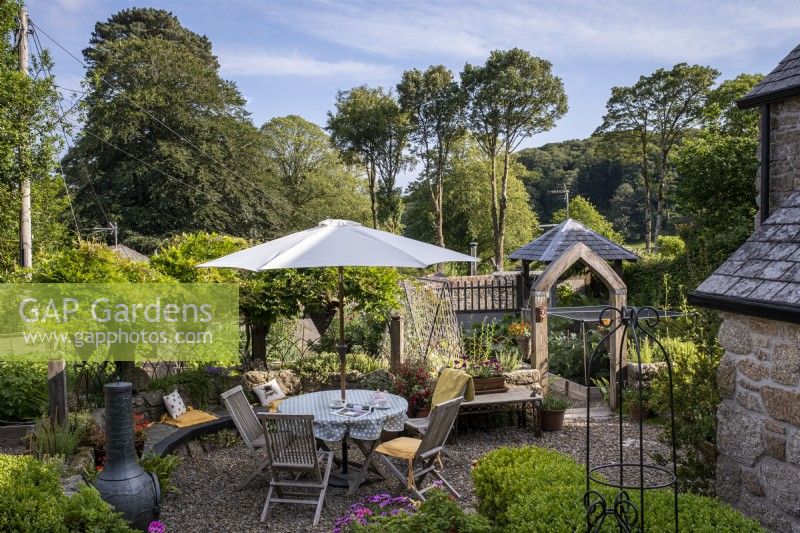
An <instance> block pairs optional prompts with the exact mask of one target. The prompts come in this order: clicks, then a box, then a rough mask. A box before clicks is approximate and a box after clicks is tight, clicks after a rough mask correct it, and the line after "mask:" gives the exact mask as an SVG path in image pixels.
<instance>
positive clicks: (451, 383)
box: [405, 368, 475, 435]
mask: <svg viewBox="0 0 800 533" xmlns="http://www.w3.org/2000/svg"><path fill="white" fill-rule="evenodd" d="M459 396H461V397H463V398H464V401H465V402H471V401H472V400H474V399H475V384H474V382H473V381H472V376H470V375H469V374H467V373H466V372H464V371H463V370H459V369H457V368H445V369H444V370H442V373H441V374H439V379H438V380H436V387H435V388H434V389H433V397H432V398H431V413H433V412H434V411H435V410H436V408H437V407H438V406H439V405H441V404H442V403H443V402H447V401H449V400H452V399H454V398H458V397H459ZM429 424H430V420H429V417H424V418H410V419H408V420H406V423H405V428H406V430H408V431H409V432H411V433H413V434H419V435H424V434H425V432H426V431H427V430H428V425H429Z"/></svg>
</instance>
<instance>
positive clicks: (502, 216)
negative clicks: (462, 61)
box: [461, 48, 567, 270]
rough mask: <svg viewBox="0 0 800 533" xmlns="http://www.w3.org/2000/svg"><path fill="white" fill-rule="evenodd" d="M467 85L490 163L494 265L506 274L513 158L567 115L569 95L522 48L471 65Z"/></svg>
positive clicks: (474, 126) (472, 118)
mask: <svg viewBox="0 0 800 533" xmlns="http://www.w3.org/2000/svg"><path fill="white" fill-rule="evenodd" d="M461 86H462V88H463V90H464V91H465V93H466V95H467V99H468V109H467V114H466V117H467V125H468V127H469V129H470V131H471V132H472V135H473V137H474V139H475V140H476V141H477V143H478V146H479V147H480V149H481V151H482V152H483V154H484V156H485V157H486V158H487V160H488V162H489V169H488V170H489V181H490V194H491V212H492V230H493V235H494V263H495V268H496V269H497V270H503V260H504V255H505V234H506V215H507V209H508V176H509V169H510V166H511V164H512V154H513V153H514V151H515V150H516V149H517V148H518V147H519V145H520V143H521V142H522V141H524V140H525V139H526V138H528V137H530V136H531V135H534V134H536V133H540V132H543V131H547V130H549V129H550V128H552V127H553V126H554V125H555V121H556V120H557V119H559V118H560V117H562V116H563V115H564V113H566V112H567V96H566V94H565V93H564V85H563V84H562V82H561V79H560V78H558V77H557V76H555V75H553V73H552V65H551V63H550V62H549V61H547V60H544V59H541V58H538V57H534V56H532V55H531V54H530V53H529V52H526V51H525V50H521V49H519V48H514V49H512V50H505V51H499V50H495V51H493V52H492V53H491V54H490V56H489V59H487V61H486V63H485V64H484V65H483V66H473V65H470V64H469V63H467V65H466V66H465V67H464V70H463V72H462V73H461ZM498 160H500V161H499V163H500V164H501V165H502V168H501V169H500V172H499V180H498V168H497V166H498Z"/></svg>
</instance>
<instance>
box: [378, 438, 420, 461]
mask: <svg viewBox="0 0 800 533" xmlns="http://www.w3.org/2000/svg"><path fill="white" fill-rule="evenodd" d="M420 444H422V440H420V439H412V438H411V437H397V438H396V439H392V440H390V441H388V442H384V443H382V444H381V445H380V446H378V447H377V448H375V451H376V452H378V453H382V454H383V455H388V456H389V457H397V458H398V459H406V460H410V459H413V458H414V456H415V455H417V450H419V445H420Z"/></svg>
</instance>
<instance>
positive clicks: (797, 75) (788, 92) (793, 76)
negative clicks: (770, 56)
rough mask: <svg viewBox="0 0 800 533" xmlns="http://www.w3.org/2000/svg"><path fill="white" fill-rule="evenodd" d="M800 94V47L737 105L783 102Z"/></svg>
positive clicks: (742, 106)
mask: <svg viewBox="0 0 800 533" xmlns="http://www.w3.org/2000/svg"><path fill="white" fill-rule="evenodd" d="M794 94H800V45H797V46H796V47H795V49H794V50H792V51H791V52H789V55H787V56H786V57H784V58H783V60H782V61H781V62H780V63H778V66H777V67H775V68H774V69H773V71H772V72H770V73H769V74H767V75H766V76H765V77H764V79H763V80H761V82H759V83H758V85H756V86H755V87H753V88H752V89H751V90H750V92H749V93H747V94H746V95H744V97H742V98H741V99H740V100H739V101H738V102H737V104H738V105H739V107H741V108H749V107H755V106H757V105H760V104H763V103H766V102H772V101H776V100H782V99H784V98H787V97H789V96H792V95H794Z"/></svg>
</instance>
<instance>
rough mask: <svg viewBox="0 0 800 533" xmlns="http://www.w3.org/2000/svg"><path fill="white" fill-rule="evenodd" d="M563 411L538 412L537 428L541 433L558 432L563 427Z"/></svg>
mask: <svg viewBox="0 0 800 533" xmlns="http://www.w3.org/2000/svg"><path fill="white" fill-rule="evenodd" d="M564 412H565V411H549V410H546V409H540V410H539V427H540V428H541V429H542V431H560V430H561V428H562V427H564Z"/></svg>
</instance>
